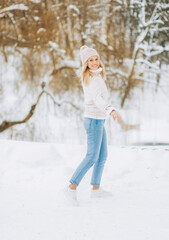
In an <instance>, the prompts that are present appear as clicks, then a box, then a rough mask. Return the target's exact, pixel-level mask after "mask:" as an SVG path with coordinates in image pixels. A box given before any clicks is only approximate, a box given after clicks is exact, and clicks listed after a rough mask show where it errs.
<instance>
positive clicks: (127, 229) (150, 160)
mask: <svg viewBox="0 0 169 240" xmlns="http://www.w3.org/2000/svg"><path fill="white" fill-rule="evenodd" d="M0 149H1V157H0V171H1V175H0V176H1V177H0V188H1V198H0V226H1V227H0V236H1V239H3V240H13V239H17V240H22V239H23V238H24V239H25V240H31V239H32V240H33V239H36V240H46V239H50V240H55V239H64V240H75V239H80V240H83V239H86V240H95V239H97V240H102V239H106V240H112V239H116V240H126V239H129V240H136V239H137V240H145V239H147V240H159V239H162V240H168V239H169V228H168V226H169V217H168V216H169V161H168V159H169V147H165V146H163V147H157V146H153V147H134V146H131V147H112V146H109V155H108V160H107V164H106V166H105V170H104V175H103V179H102V186H103V187H104V188H105V189H106V190H109V191H111V192H112V194H113V197H112V198H109V199H90V188H91V187H90V177H91V171H89V172H88V173H87V175H86V176H85V178H84V179H83V181H82V183H81V184H80V186H79V189H78V200H79V203H80V205H79V206H78V207H74V206H71V205H70V204H69V202H68V201H67V200H66V199H65V196H64V194H63V189H64V188H65V186H66V185H67V183H68V180H69V179H70V177H71V175H72V174H73V171H74V170H75V168H76V167H77V165H78V164H79V162H80V161H81V160H82V158H83V157H84V154H85V151H86V146H85V145H78V144H77V145H73V144H57V143H32V142H19V141H9V140H0Z"/></svg>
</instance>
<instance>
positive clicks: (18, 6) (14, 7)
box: [0, 4, 29, 14]
mask: <svg viewBox="0 0 169 240" xmlns="http://www.w3.org/2000/svg"><path fill="white" fill-rule="evenodd" d="M28 9H29V8H28V7H27V6H25V5H24V4H13V5H11V6H9V7H6V8H2V9H0V14H2V13H5V12H9V11H13V10H21V11H27V10H28Z"/></svg>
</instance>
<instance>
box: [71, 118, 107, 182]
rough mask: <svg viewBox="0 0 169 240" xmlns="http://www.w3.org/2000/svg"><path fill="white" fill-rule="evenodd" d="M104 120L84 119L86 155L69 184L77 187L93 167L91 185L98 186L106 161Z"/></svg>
mask: <svg viewBox="0 0 169 240" xmlns="http://www.w3.org/2000/svg"><path fill="white" fill-rule="evenodd" d="M104 122H105V120H104V119H93V118H84V127H85V130H86V134H87V153H86V156H85V158H84V159H83V161H82V162H81V163H80V165H79V166H78V168H77V169H76V171H75V173H74V174H73V176H72V178H71V180H70V182H71V183H74V184H75V185H77V186H78V185H79V183H80V181H81V180H82V178H83V177H84V175H85V174H86V172H87V171H88V170H89V169H90V168H91V167H92V166H93V165H94V167H93V173H92V179H91V185H95V186H99V185H100V181H101V177H102V173H103V168H104V164H105V161H106V159H107V139H106V131H105V127H104Z"/></svg>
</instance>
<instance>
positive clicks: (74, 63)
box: [0, 0, 169, 145]
mask: <svg viewBox="0 0 169 240" xmlns="http://www.w3.org/2000/svg"><path fill="white" fill-rule="evenodd" d="M168 36H169V3H168V1H167V0H161V1H152V0H115V1H112V0H104V1H100V0H94V1H89V0H88V1H87V0H82V1H79V0H74V1H70V0H69V1H68V0H63V1H58V0H50V1H47V0H29V1H28V0H0V138H2V139H15V140H24V141H42V142H44V141H55V142H61V143H62V142H64V143H65V142H70V143H72V142H74V143H79V142H80V143H84V141H85V137H84V135H85V134H84V129H83V92H82V87H81V82H80V78H79V75H80V70H81V64H80V56H79V49H80V47H81V46H82V45H84V44H86V45H87V46H89V47H94V48H96V49H97V50H98V52H99V54H100V56H101V59H102V62H103V63H104V65H105V68H106V73H107V80H106V84H107V86H108V89H109V102H110V103H111V104H112V105H113V106H115V107H116V108H117V109H118V111H119V113H120V115H121V116H122V119H123V121H122V122H121V123H120V124H119V123H116V122H113V120H112V119H110V118H109V119H108V120H107V122H106V128H107V130H108V131H107V133H108V141H109V144H113V145H123V144H124V145H126V144H146V145H148V144H149V145H153V144H169V141H168V134H167V133H168V131H169V94H168V90H169V71H168V65H169V37H168Z"/></svg>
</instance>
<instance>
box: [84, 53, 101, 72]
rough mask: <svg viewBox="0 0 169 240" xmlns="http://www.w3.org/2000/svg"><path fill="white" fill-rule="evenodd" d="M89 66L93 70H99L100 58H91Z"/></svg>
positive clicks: (88, 62)
mask: <svg viewBox="0 0 169 240" xmlns="http://www.w3.org/2000/svg"><path fill="white" fill-rule="evenodd" d="M87 66H88V68H89V69H91V70H97V69H98V67H99V58H98V56H93V57H90V58H89V59H88V60H87Z"/></svg>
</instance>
